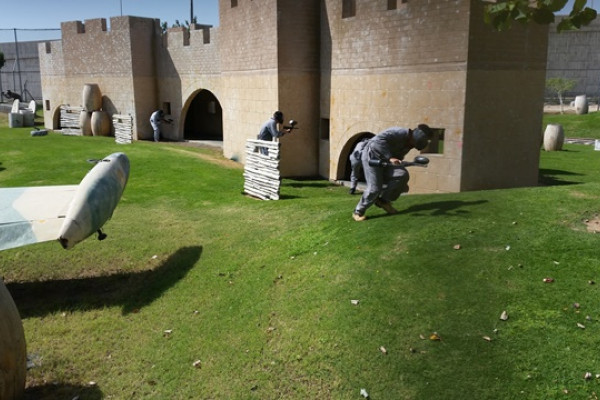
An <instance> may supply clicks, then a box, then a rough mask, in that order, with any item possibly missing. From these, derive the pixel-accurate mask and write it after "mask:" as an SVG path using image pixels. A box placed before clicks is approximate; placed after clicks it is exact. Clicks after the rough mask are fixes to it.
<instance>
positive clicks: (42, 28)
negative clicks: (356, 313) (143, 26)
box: [0, 0, 600, 43]
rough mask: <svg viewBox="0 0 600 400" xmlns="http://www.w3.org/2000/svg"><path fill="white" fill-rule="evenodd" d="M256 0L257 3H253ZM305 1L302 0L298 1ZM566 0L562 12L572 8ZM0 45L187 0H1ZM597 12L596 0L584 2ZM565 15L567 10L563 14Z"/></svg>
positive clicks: (186, 13)
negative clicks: (67, 24)
mask: <svg viewBox="0 0 600 400" xmlns="http://www.w3.org/2000/svg"><path fill="white" fill-rule="evenodd" d="M257 1H260V0H257ZM298 1H305V0H298ZM573 1H574V0H570V1H569V3H568V4H567V6H566V7H565V10H570V9H571V7H572V6H573ZM1 3H2V4H1V8H0V43H2V42H14V40H15V31H14V29H15V28H16V29H17V31H16V34H17V39H18V40H19V41H28V40H48V39H59V38H60V23H61V22H64V21H84V20H86V19H93V18H106V20H107V22H108V23H110V17H114V16H119V15H133V16H138V17H149V18H158V19H160V20H161V23H162V22H167V23H168V24H169V26H171V25H172V24H174V23H175V21H176V20H179V21H180V22H181V23H182V24H183V23H184V22H185V21H189V19H190V1H189V0H168V1H164V0H1ZM588 6H593V7H594V8H596V9H597V10H599V11H600V0H588ZM565 13H568V11H565ZM194 15H195V16H196V17H197V22H198V23H199V24H208V25H213V26H217V25H219V0H194Z"/></svg>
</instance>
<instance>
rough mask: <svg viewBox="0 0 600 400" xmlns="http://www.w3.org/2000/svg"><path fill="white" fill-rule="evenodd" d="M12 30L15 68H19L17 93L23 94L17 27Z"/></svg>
mask: <svg viewBox="0 0 600 400" xmlns="http://www.w3.org/2000/svg"><path fill="white" fill-rule="evenodd" d="M13 32H14V33H15V52H16V55H17V69H18V70H19V71H18V72H19V94H20V95H21V96H22V95H23V82H22V80H21V61H20V59H19V41H18V40H17V28H13Z"/></svg>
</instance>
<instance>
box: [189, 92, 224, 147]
mask: <svg viewBox="0 0 600 400" xmlns="http://www.w3.org/2000/svg"><path fill="white" fill-rule="evenodd" d="M183 138H184V139H186V140H215V141H222V140H223V109H222V108H221V104H220V103H219V101H218V100H217V98H216V97H215V95H213V94H212V93H211V92H210V91H208V90H205V89H203V90H200V91H199V92H197V93H196V95H195V96H194V98H193V99H192V101H191V102H190V105H189V107H188V109H187V113H186V116H185V124H184V127H183Z"/></svg>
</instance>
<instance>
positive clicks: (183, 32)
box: [165, 24, 213, 48]
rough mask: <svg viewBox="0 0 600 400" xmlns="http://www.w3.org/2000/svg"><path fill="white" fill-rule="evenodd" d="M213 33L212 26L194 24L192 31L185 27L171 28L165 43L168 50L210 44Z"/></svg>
mask: <svg viewBox="0 0 600 400" xmlns="http://www.w3.org/2000/svg"><path fill="white" fill-rule="evenodd" d="M212 31H213V26H212V25H202V24H192V25H191V27H190V29H188V28H186V27H184V26H177V27H173V28H169V29H168V30H167V34H166V35H165V36H166V38H165V39H166V40H165V43H166V46H167V47H168V48H178V47H187V46H190V45H191V46H197V45H205V44H210V42H211V36H212V35H211V32H212Z"/></svg>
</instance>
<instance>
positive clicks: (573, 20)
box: [482, 0, 597, 32]
mask: <svg viewBox="0 0 600 400" xmlns="http://www.w3.org/2000/svg"><path fill="white" fill-rule="evenodd" d="M482 1H484V2H486V3H492V4H487V5H486V6H485V16H484V18H485V21H486V22H487V23H489V24H491V25H492V26H493V27H494V28H495V29H496V30H499V31H502V30H506V29H508V28H510V26H511V24H512V22H513V21H517V22H530V21H533V22H536V23H538V24H544V25H548V24H551V23H553V22H554V21H555V16H556V13H557V12H559V11H561V10H562V9H563V8H564V7H565V6H566V4H567V1H568V0H482ZM586 4H587V0H575V2H574V3H573V8H572V10H571V12H570V13H569V15H568V16H565V17H564V18H563V19H562V20H561V21H560V22H559V23H558V25H557V27H556V29H557V30H558V31H559V32H562V31H567V30H574V29H579V28H581V27H582V26H585V25H588V24H589V23H590V22H592V21H593V20H594V19H596V16H597V13H596V10H594V9H592V8H589V7H586Z"/></svg>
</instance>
